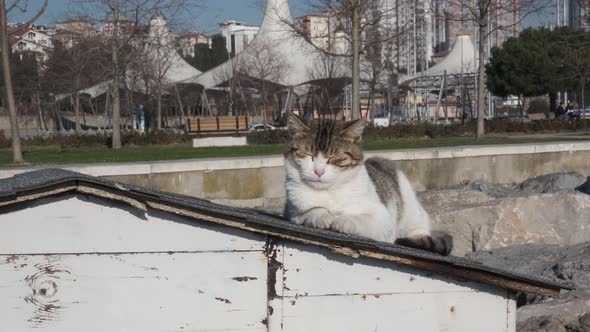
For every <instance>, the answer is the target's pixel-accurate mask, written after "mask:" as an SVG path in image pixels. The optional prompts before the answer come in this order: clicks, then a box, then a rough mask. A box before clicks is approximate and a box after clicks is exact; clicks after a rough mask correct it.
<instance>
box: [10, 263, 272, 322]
mask: <svg viewBox="0 0 590 332" xmlns="http://www.w3.org/2000/svg"><path fill="white" fill-rule="evenodd" d="M266 277H267V276H266V259H265V257H264V255H263V254H262V253H260V252H237V253H236V252H226V253H189V254H185V253H181V254H175V253H171V254H121V255H112V254H104V255H97V254H85V255H37V256H6V255H0V312H2V323H1V324H2V325H1V327H0V330H3V331H11V332H17V331H30V330H32V329H38V330H42V331H81V330H84V331H142V332H147V331H183V330H185V331H212V330H215V331H217V330H223V331H225V330H248V331H266V325H265V320H266V315H267V301H266Z"/></svg>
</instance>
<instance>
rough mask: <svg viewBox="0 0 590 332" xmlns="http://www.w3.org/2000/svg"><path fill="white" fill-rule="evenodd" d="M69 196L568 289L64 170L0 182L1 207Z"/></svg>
mask: <svg viewBox="0 0 590 332" xmlns="http://www.w3.org/2000/svg"><path fill="white" fill-rule="evenodd" d="M44 175H46V176H44ZM27 176H30V177H31V179H30V181H28V180H27ZM17 178H18V180H20V181H18V180H17ZM10 180H12V182H14V184H15V185H14V186H12V188H7V187H6V185H4V186H3V185H2V184H3V183H7V182H10ZM9 187H10V186H9ZM7 189H8V190H7ZM68 191H77V192H80V193H84V194H92V195H96V196H99V197H105V198H109V199H115V200H119V201H123V202H125V203H128V204H130V205H132V206H134V207H136V208H140V209H143V210H146V209H147V208H153V209H157V210H161V211H165V212H168V213H173V214H178V215H183V216H186V217H190V218H195V219H199V220H205V221H209V222H213V223H217V224H222V225H226V226H230V227H235V228H239V229H243V230H247V231H251V232H255V233H259V234H264V235H268V236H272V237H277V238H281V239H286V240H292V241H296V242H300V243H305V244H312V245H316V246H321V247H325V248H328V249H330V250H332V251H334V252H337V253H340V254H344V255H347V256H352V257H368V258H373V259H379V260H386V261H391V262H395V263H398V264H403V265H408V266H413V267H416V268H420V269H424V270H429V271H432V272H436V273H442V274H449V275H453V276H456V277H460V278H465V279H468V280H472V281H477V282H481V283H485V284H490V285H494V286H499V287H503V288H507V289H511V290H514V291H523V292H526V293H535V294H540V295H544V296H550V297H559V292H560V290H562V289H572V287H571V286H570V285H567V284H559V283H555V282H553V281H549V280H546V279H542V278H535V277H532V278H531V277H528V276H524V275H521V274H518V273H513V272H509V271H503V270H500V269H496V268H492V267H489V266H485V265H482V264H481V263H478V262H476V261H473V260H469V259H465V258H460V257H451V256H449V257H443V256H440V255H436V254H432V253H428V252H424V251H420V250H415V249H411V248H406V247H401V246H397V245H392V244H387V243H380V242H375V241H371V240H367V239H362V238H357V237H352V236H347V235H344V234H339V233H334V232H331V231H324V230H317V229H313V228H309V227H304V226H299V225H295V224H292V223H288V222H286V221H285V220H282V219H280V218H278V217H277V216H272V215H268V214H264V213H262V212H260V211H257V210H250V209H240V208H233V207H228V206H223V205H219V204H215V203H211V202H209V201H206V200H202V199H198V198H193V197H188V196H183V195H176V194H167V193H162V192H156V191H151V190H148V189H144V188H141V187H136V186H131V185H127V184H120V183H116V182H112V181H108V180H104V179H100V178H96V177H91V176H88V175H84V174H80V173H75V172H71V171H65V170H54V169H47V170H40V171H34V172H30V173H24V174H21V175H17V176H15V177H13V178H9V179H5V180H0V206H2V205H8V204H15V203H18V202H21V201H31V200H36V199H39V198H43V197H48V196H53V195H56V194H60V193H64V192H68Z"/></svg>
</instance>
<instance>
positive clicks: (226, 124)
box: [187, 116, 250, 137]
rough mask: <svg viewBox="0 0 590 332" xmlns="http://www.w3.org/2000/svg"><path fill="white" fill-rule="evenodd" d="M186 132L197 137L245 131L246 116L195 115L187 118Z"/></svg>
mask: <svg viewBox="0 0 590 332" xmlns="http://www.w3.org/2000/svg"><path fill="white" fill-rule="evenodd" d="M187 123H188V133H189V134H193V135H197V136H199V137H201V136H206V135H216V134H235V135H239V134H240V133H243V132H247V131H248V130H249V125H250V124H249V121H248V117H247V116H242V117H239V116H236V117H219V116H218V117H196V118H188V121H187Z"/></svg>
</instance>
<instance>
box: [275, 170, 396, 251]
mask: <svg viewBox="0 0 590 332" xmlns="http://www.w3.org/2000/svg"><path fill="white" fill-rule="evenodd" d="M286 189H287V200H288V210H290V211H287V212H288V214H290V215H291V216H293V215H296V214H301V213H305V212H306V211H309V210H311V209H314V208H324V209H327V210H328V211H329V212H330V213H331V214H332V215H334V216H335V217H340V216H352V217H354V218H355V219H356V220H358V222H359V223H362V225H359V229H360V230H361V232H360V233H361V234H359V235H364V236H367V237H370V238H373V239H376V240H380V241H385V242H393V241H394V240H395V238H396V233H397V232H396V217H397V211H396V209H395V206H394V205H392V204H389V205H392V206H385V205H383V203H382V202H381V201H380V199H379V196H378V195H377V192H376V190H375V187H374V185H373V183H372V182H371V180H370V178H369V175H368V174H367V171H366V169H365V167H364V166H361V167H359V169H358V170H355V171H354V172H351V174H350V178H349V179H348V181H346V182H343V183H339V184H337V185H333V186H331V187H330V188H325V189H319V188H314V187H312V186H310V185H308V184H306V183H304V182H303V181H301V179H300V178H299V174H298V172H297V170H296V169H295V168H294V167H291V166H287V183H286Z"/></svg>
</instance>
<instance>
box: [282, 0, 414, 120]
mask: <svg viewBox="0 0 590 332" xmlns="http://www.w3.org/2000/svg"><path fill="white" fill-rule="evenodd" d="M308 2H309V5H308V7H309V8H310V9H311V10H313V11H316V12H319V13H323V14H324V15H327V16H328V17H330V18H331V17H334V18H335V19H336V22H337V24H339V25H340V26H339V27H340V28H342V29H343V31H344V34H343V38H344V39H345V40H346V42H347V43H348V44H349V45H350V47H348V48H346V49H347V51H346V52H345V53H342V52H339V51H338V50H336V49H334V48H331V47H328V48H326V47H322V45H321V44H318V43H317V42H316V41H317V40H318V39H328V42H327V44H328V45H332V43H331V42H330V40H331V38H333V36H332V34H333V32H334V29H335V28H336V26H334V27H329V28H328V31H326V32H325V34H326V35H325V36H311V35H310V32H309V31H306V30H305V28H304V27H303V26H302V25H301V24H300V23H293V22H289V21H288V20H287V19H285V20H283V21H284V22H285V23H287V24H290V25H291V27H292V28H293V29H292V30H293V31H294V34H295V35H296V36H297V37H298V38H301V37H303V38H305V40H307V41H308V43H309V44H311V45H312V46H314V47H315V49H316V50H318V51H320V52H322V53H324V54H327V55H329V56H335V57H349V58H350V59H351V61H350V65H351V77H352V118H353V119H358V118H360V116H361V111H360V87H361V61H362V60H363V54H366V53H367V51H368V50H369V48H371V47H374V46H375V45H376V44H377V45H386V44H388V43H390V42H391V41H393V40H395V38H396V34H398V33H403V30H404V28H405V26H398V30H397V31H396V32H395V33H387V34H380V36H379V37H373V38H368V36H369V35H370V33H369V32H370V31H376V30H379V29H383V28H384V27H385V26H386V20H387V19H388V18H391V17H392V16H391V15H395V12H396V10H397V8H394V7H387V8H386V7H384V6H383V3H384V0H308ZM406 25H407V23H406Z"/></svg>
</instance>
